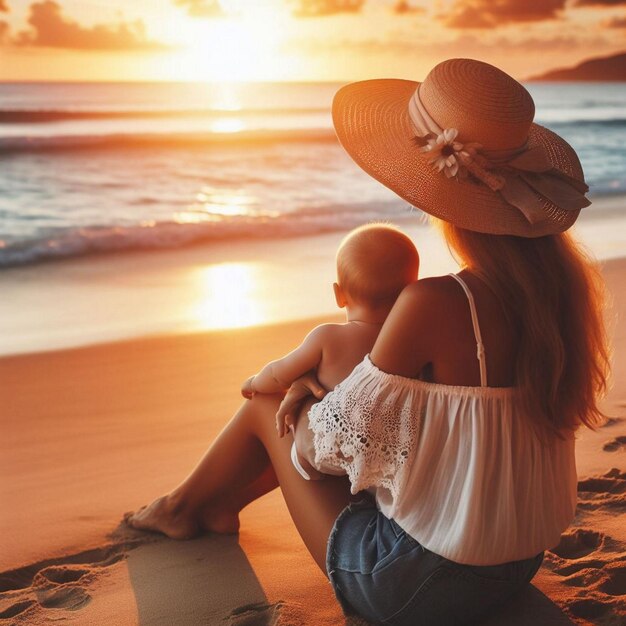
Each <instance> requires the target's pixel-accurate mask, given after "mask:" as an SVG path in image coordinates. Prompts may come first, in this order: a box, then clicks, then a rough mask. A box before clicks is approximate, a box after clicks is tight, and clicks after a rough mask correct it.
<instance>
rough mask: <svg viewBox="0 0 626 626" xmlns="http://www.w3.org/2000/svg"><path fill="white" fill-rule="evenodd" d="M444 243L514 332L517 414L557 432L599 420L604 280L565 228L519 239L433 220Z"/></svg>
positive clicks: (605, 369) (605, 359)
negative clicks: (484, 286) (482, 286)
mask: <svg viewBox="0 0 626 626" xmlns="http://www.w3.org/2000/svg"><path fill="white" fill-rule="evenodd" d="M440 227H441V229H442V230H443V234H444V237H445V239H446V241H447V242H448V245H449V246H450V247H451V248H452V249H453V250H454V251H455V252H456V253H457V254H458V255H459V256H460V258H461V261H462V263H463V264H464V265H465V266H466V267H467V269H469V270H470V271H473V272H475V273H476V274H477V275H478V276H480V277H481V278H482V279H483V280H484V281H485V282H486V283H487V284H488V285H489V286H490V287H491V289H492V290H493V291H494V293H495V294H496V295H497V296H498V298H499V299H500V301H501V303H502V306H503V308H504V311H505V314H506V315H507V317H508V319H509V320H510V321H511V322H512V323H513V324H514V325H515V328H516V329H517V330H518V332H519V337H520V342H519V350H518V354H517V364H516V370H515V373H516V383H515V384H516V386H517V387H518V389H519V390H520V392H521V397H522V403H523V409H524V413H525V414H527V415H528V416H529V417H530V418H531V419H532V420H533V421H534V423H535V424H536V425H538V426H540V427H543V428H540V430H541V431H543V432H546V431H547V432H551V433H554V434H557V435H561V434H562V433H563V431H564V430H575V429H576V428H577V427H578V426H580V425H581V424H585V425H586V426H588V427H589V428H596V427H597V426H599V425H600V424H601V423H602V422H603V421H604V415H603V414H602V412H601V411H600V409H599V408H598V404H597V402H598V399H599V398H600V397H601V396H602V395H603V394H604V393H605V392H606V389H607V378H608V374H609V349H608V342H607V336H606V330H605V326H604V319H603V308H604V283H603V280H602V277H601V275H600V272H599V269H598V267H597V265H596V264H595V263H594V262H593V261H592V260H591V259H590V257H589V256H588V255H587V254H586V253H585V252H584V251H583V249H582V248H581V247H580V246H579V245H578V244H577V243H576V242H575V241H574V240H573V239H572V237H571V235H570V234H569V233H560V234H557V235H548V236H545V237H537V238H535V239H532V238H524V237H514V236H509V235H487V234H483V233H476V232H472V231H468V230H464V229H461V228H458V227H456V226H454V225H452V224H450V223H447V222H441V223H440Z"/></svg>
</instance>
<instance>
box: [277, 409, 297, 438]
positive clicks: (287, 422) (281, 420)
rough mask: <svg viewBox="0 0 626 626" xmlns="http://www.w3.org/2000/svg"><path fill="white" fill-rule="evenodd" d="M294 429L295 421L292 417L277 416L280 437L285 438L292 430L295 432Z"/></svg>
mask: <svg viewBox="0 0 626 626" xmlns="http://www.w3.org/2000/svg"><path fill="white" fill-rule="evenodd" d="M294 427H295V424H294V419H293V417H292V416H291V415H278V414H277V415H276V430H277V431H278V436H279V437H284V436H285V435H286V434H287V433H288V432H289V431H290V430H291V431H292V432H293V429H294Z"/></svg>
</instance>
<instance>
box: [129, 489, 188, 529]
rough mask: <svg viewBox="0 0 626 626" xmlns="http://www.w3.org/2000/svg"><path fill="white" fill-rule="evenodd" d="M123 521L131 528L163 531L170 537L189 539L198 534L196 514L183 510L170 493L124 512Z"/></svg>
mask: <svg viewBox="0 0 626 626" xmlns="http://www.w3.org/2000/svg"><path fill="white" fill-rule="evenodd" d="M124 521H125V522H126V523H127V524H128V525H129V526H130V527H131V528H137V529H139V530H151V531H154V532H159V533H163V534H164V535H167V536H168V537H170V538H171V539H191V538H192V537H195V536H197V535H198V534H200V527H199V524H198V520H197V519H196V516H193V515H190V514H189V512H187V511H185V510H184V509H183V507H182V506H181V505H180V503H179V502H176V499H175V497H174V496H172V495H167V496H162V497H160V498H157V499H156V500H155V501H154V502H153V503H152V504H149V505H148V506H143V507H141V508H140V509H139V510H138V511H136V512H130V513H126V514H125V515H124Z"/></svg>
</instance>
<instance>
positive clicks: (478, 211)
mask: <svg viewBox="0 0 626 626" xmlns="http://www.w3.org/2000/svg"><path fill="white" fill-rule="evenodd" d="M419 84H420V83H418V82H415V81H409V80H401V79H376V80H365V81H359V82H356V83H350V84H349V85H345V86H344V87H342V88H341V89H340V90H339V91H338V92H337V93H336V95H335V98H334V100H333V107H332V116H333V124H334V126H335V132H336V133H337V137H338V139H339V141H340V143H341V145H342V146H343V148H344V149H345V150H346V152H347V153H348V154H349V155H350V156H351V157H352V158H353V159H354V161H355V162H356V163H357V165H359V167H361V168H362V169H363V170H364V171H365V172H367V173H368V174H369V175H370V176H372V177H373V178H375V179H376V180H378V181H380V182H381V183H382V184H383V185H385V186H386V187H388V188H389V189H391V190H392V191H394V192H395V193H396V194H397V195H398V196H400V197H401V198H403V199H404V200H406V201H407V202H408V203H409V204H411V205H412V206H414V207H416V208H419V209H422V210H423V211H425V212H426V213H429V214H430V215H433V216H435V217H437V218H440V219H442V220H445V221H447V222H451V223H453V224H455V225H457V226H459V227H461V228H465V229H467V230H473V231H478V232H482V233H491V234H497V235H504V234H506V235H517V236H521V237H541V236H544V235H549V234H554V233H557V232H562V231H564V230H567V229H568V228H569V227H570V226H571V225H572V224H573V223H574V221H575V220H576V218H577V217H578V214H579V213H580V211H566V210H564V209H561V208H559V207H558V206H556V205H555V204H553V203H552V202H550V201H549V200H547V199H546V198H544V197H543V196H541V195H539V194H537V197H538V198H539V199H540V201H541V202H542V204H543V208H544V210H545V212H546V219H545V220H543V221H541V222H538V223H535V224H531V223H530V222H528V220H527V219H526V218H525V217H524V215H523V213H522V212H521V211H520V210H519V209H517V208H516V207H514V206H512V205H510V204H508V203H507V202H506V201H505V200H504V199H503V198H502V196H501V195H500V194H499V193H498V192H495V191H492V190H491V189H490V188H489V187H487V185H485V184H483V183H481V182H479V181H477V180H474V179H472V178H471V177H467V178H464V179H458V178H457V177H453V178H447V177H446V176H445V174H444V173H443V172H438V171H437V170H435V169H434V168H433V166H432V164H431V163H429V161H428V159H426V158H424V156H423V154H422V153H420V146H419V145H418V143H417V142H416V141H415V131H414V129H413V126H412V124H411V121H410V118H409V114H408V104H409V100H410V98H411V97H412V96H413V94H414V92H415V90H416V89H417V87H418V85H419ZM469 140H470V141H477V142H479V143H480V138H479V137H471V138H469ZM538 144H539V145H543V146H544V148H545V151H546V154H547V155H548V159H549V161H550V163H551V164H552V166H553V167H555V168H556V169H559V170H561V171H563V172H565V173H566V174H568V175H569V176H572V177H574V178H577V179H579V180H584V176H583V171H582V167H581V165H580V161H579V160H578V157H577V156H576V152H575V151H574V150H573V148H572V147H571V146H570V145H569V144H568V143H567V142H566V141H565V140H564V139H562V138H561V137H559V136H558V135H557V134H555V133H553V132H552V131H550V130H548V129H547V128H544V127H543V126H540V125H539V124H532V126H531V128H530V131H529V136H528V145H529V147H533V146H535V145H538Z"/></svg>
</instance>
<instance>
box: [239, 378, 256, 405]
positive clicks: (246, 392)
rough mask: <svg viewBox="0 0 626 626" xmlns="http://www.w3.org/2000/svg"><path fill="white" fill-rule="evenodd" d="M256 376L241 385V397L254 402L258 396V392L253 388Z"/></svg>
mask: <svg viewBox="0 0 626 626" xmlns="http://www.w3.org/2000/svg"><path fill="white" fill-rule="evenodd" d="M253 378H254V376H250V378H248V380H246V381H245V382H244V384H243V385H241V395H242V396H243V397H244V398H246V400H252V398H253V397H254V396H255V395H256V391H255V390H254V389H253V388H252V379H253Z"/></svg>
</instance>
